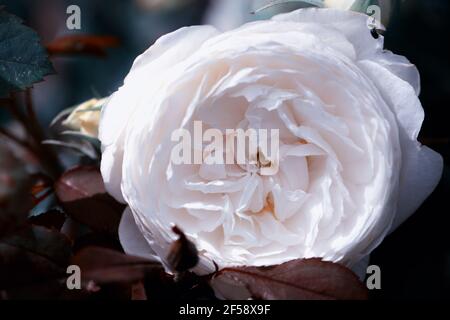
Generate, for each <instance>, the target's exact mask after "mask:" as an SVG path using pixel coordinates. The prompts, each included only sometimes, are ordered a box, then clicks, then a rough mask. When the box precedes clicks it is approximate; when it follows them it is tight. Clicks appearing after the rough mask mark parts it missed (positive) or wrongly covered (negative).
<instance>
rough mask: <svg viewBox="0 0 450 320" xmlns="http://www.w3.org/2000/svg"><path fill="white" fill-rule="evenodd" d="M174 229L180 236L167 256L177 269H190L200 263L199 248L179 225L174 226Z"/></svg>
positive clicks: (168, 260) (181, 270)
mask: <svg viewBox="0 0 450 320" xmlns="http://www.w3.org/2000/svg"><path fill="white" fill-rule="evenodd" d="M172 230H173V232H174V233H175V234H176V235H178V236H179V238H178V239H177V240H176V241H175V242H174V243H172V246H171V247H170V251H169V254H168V256H167V262H168V263H169V265H170V266H171V268H172V269H173V270H175V271H178V272H184V271H188V270H189V269H191V268H193V267H195V266H196V265H197V263H198V251H197V248H196V247H195V244H194V243H192V242H191V241H189V239H188V238H187V237H186V235H185V234H184V233H183V231H181V229H179V228H178V227H177V226H175V227H173V228H172Z"/></svg>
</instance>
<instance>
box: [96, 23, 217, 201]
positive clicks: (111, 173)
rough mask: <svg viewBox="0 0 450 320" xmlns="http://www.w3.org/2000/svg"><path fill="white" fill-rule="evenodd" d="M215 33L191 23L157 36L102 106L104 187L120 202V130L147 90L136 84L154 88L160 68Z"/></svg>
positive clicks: (121, 140)
mask: <svg viewBox="0 0 450 320" xmlns="http://www.w3.org/2000/svg"><path fill="white" fill-rule="evenodd" d="M217 33H218V32H217V30H216V29H215V28H213V27H211V26H194V27H186V28H181V29H179V30H177V31H174V32H172V33H169V34H167V35H165V36H163V37H161V38H160V39H158V40H157V41H156V42H155V44H154V45H153V46H151V47H150V48H149V49H148V50H147V51H145V52H144V53H143V54H142V55H140V56H139V57H137V58H136V60H135V61H134V64H133V67H132V68H131V71H130V73H129V74H128V76H127V77H126V78H125V80H124V85H123V86H122V87H121V88H120V89H119V90H118V91H117V92H115V93H114V94H113V95H112V96H111V98H110V100H109V102H108V103H107V105H105V106H104V107H103V109H102V115H101V120H100V127H99V139H100V141H101V142H102V148H103V158H102V163H101V171H102V175H103V179H104V181H105V187H106V189H107V191H108V192H109V193H111V195H113V196H114V197H115V198H116V199H117V200H118V201H120V202H124V199H123V196H122V191H121V187H120V184H121V181H122V160H123V139H124V130H125V128H126V127H127V125H128V122H129V119H130V118H131V117H132V114H133V113H134V111H135V109H136V107H137V106H138V105H139V101H140V100H141V97H142V95H146V94H149V93H148V91H145V90H142V89H141V86H140V85H138V84H142V83H146V88H148V90H157V89H158V88H159V82H160V81H161V78H160V76H161V73H162V72H163V73H164V72H167V71H168V70H169V69H170V68H171V67H173V66H174V65H176V64H177V63H178V62H180V61H182V60H183V59H186V58H187V57H189V56H190V55H191V54H192V53H193V52H194V51H195V50H196V49H197V48H198V47H199V46H200V45H201V44H202V43H203V42H205V41H206V40H207V39H209V38H211V37H213V36H214V35H216V34H217ZM153 114H154V112H153Z"/></svg>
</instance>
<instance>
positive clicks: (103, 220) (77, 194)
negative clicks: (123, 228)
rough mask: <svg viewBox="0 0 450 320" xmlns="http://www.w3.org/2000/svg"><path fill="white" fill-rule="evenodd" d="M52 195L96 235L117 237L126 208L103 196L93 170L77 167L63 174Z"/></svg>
mask: <svg viewBox="0 0 450 320" xmlns="http://www.w3.org/2000/svg"><path fill="white" fill-rule="evenodd" d="M55 191H56V194H57V196H58V199H59V200H60V201H61V203H62V206H63V208H64V209H65V211H66V213H67V214H68V215H70V216H71V217H72V218H73V219H74V220H76V221H78V222H80V223H82V224H85V225H87V226H89V227H91V228H92V229H94V230H97V231H106V232H109V233H112V234H116V233H117V230H118V226H119V222H120V218H121V216H122V212H123V210H124V209H125V206H124V205H122V204H120V203H118V202H117V201H116V200H114V198H112V197H111V196H110V195H108V194H107V193H106V190H105V186H104V184H103V179H102V176H101V174H100V172H99V170H98V168H95V167H77V168H74V169H71V170H69V171H67V172H66V173H64V174H63V175H62V177H61V178H60V179H59V180H58V181H57V182H56V184H55Z"/></svg>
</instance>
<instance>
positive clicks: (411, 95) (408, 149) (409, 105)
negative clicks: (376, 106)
mask: <svg viewBox="0 0 450 320" xmlns="http://www.w3.org/2000/svg"><path fill="white" fill-rule="evenodd" d="M361 67H362V68H363V69H364V70H365V71H366V72H367V73H368V74H369V75H371V77H372V79H373V81H374V83H375V84H376V85H377V87H378V89H379V90H380V92H381V94H382V95H383V97H384V99H385V100H386V101H387V102H388V103H389V105H390V106H391V108H393V111H394V112H395V114H396V116H397V121H398V123H399V129H400V143H401V147H402V167H401V172H400V186H399V191H400V194H399V199H398V207H397V215H396V217H395V219H394V222H393V225H392V227H391V231H393V230H395V229H396V228H397V227H398V226H399V225H400V224H401V223H402V222H404V221H405V220H406V219H407V218H408V217H409V216H410V215H412V214H413V213H414V211H416V210H417V209H418V208H419V206H420V205H421V204H422V202H423V201H425V199H426V198H427V197H428V196H429V195H430V194H431V192H432V191H433V190H434V188H436V186H437V184H438V183H439V180H440V178H441V175H442V171H443V166H444V164H443V159H442V156H441V155H440V154H438V153H437V152H435V151H433V150H431V149H429V148H427V147H424V146H422V145H421V144H420V143H419V142H417V136H418V134H419V131H420V128H421V126H422V121H423V118H424V112H423V109H422V106H421V104H420V101H419V99H418V98H417V96H416V95H415V89H414V88H413V87H412V86H411V85H410V84H409V82H406V81H400V80H399V78H398V77H397V76H395V75H394V74H392V73H391V72H390V71H389V70H387V69H386V68H384V67H383V66H381V65H379V64H376V63H373V62H370V61H363V62H361Z"/></svg>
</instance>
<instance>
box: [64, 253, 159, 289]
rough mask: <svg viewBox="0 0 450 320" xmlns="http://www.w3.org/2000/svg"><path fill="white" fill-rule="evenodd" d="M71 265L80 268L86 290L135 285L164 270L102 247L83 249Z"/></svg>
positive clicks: (147, 262) (156, 265)
mask: <svg viewBox="0 0 450 320" xmlns="http://www.w3.org/2000/svg"><path fill="white" fill-rule="evenodd" d="M71 263H72V264H74V265H78V266H79V267H80V269H81V276H82V280H83V281H82V282H83V283H84V286H85V288H86V287H87V286H88V285H90V286H92V285H99V286H102V285H106V284H133V283H136V282H138V281H141V280H143V279H144V278H145V277H146V276H147V275H148V274H151V273H160V272H161V271H162V270H164V269H163V267H162V266H161V264H159V263H156V262H153V261H149V260H147V259H144V258H138V257H133V256H128V255H125V254H122V253H120V252H117V251H114V250H110V249H106V248H100V247H89V248H85V249H82V250H81V251H79V252H78V253H77V254H76V255H75V256H74V257H73V259H72V262H71Z"/></svg>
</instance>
